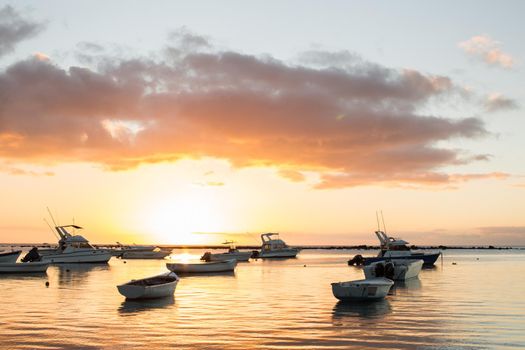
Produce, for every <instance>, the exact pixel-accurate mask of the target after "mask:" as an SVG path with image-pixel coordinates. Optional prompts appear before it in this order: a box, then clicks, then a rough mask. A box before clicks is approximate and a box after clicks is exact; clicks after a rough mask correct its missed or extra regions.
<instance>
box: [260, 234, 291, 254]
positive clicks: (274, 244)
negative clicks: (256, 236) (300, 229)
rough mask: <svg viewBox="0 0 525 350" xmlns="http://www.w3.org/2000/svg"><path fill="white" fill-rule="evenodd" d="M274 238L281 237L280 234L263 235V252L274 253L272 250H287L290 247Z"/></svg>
mask: <svg viewBox="0 0 525 350" xmlns="http://www.w3.org/2000/svg"><path fill="white" fill-rule="evenodd" d="M272 236H277V237H279V234H278V233H263V234H262V235H261V239H262V242H263V244H262V247H261V250H262V251H272V250H280V249H286V248H288V245H287V244H286V243H284V241H283V240H282V239H279V238H272Z"/></svg>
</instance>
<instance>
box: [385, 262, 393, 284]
mask: <svg viewBox="0 0 525 350" xmlns="http://www.w3.org/2000/svg"><path fill="white" fill-rule="evenodd" d="M394 275H395V269H394V263H392V262H388V263H386V264H385V277H386V278H388V279H391V280H393V279H394Z"/></svg>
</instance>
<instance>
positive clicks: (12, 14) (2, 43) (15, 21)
mask: <svg viewBox="0 0 525 350" xmlns="http://www.w3.org/2000/svg"><path fill="white" fill-rule="evenodd" d="M43 27H44V26H43V24H41V23H37V22H33V21H30V20H28V19H26V18H24V17H22V16H21V15H20V14H19V13H18V12H16V11H15V9H13V8H12V7H11V6H4V7H3V8H1V9H0V56H3V55H5V54H7V53H9V52H11V51H13V50H14V48H15V46H16V44H18V43H19V42H20V41H23V40H26V39H29V38H31V37H33V36H35V35H36V34H37V33H38V32H40V31H41V30H42V29H43Z"/></svg>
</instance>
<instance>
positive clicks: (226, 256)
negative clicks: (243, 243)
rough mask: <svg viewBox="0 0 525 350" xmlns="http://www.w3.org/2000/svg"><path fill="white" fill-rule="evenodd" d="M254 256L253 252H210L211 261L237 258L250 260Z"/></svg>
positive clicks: (238, 259)
mask: <svg viewBox="0 0 525 350" xmlns="http://www.w3.org/2000/svg"><path fill="white" fill-rule="evenodd" d="M251 256H252V252H237V253H218V254H210V255H209V261H224V260H231V259H235V260H237V261H243V262H245V261H248V260H250V257H251Z"/></svg>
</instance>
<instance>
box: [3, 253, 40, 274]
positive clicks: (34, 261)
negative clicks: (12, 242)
mask: <svg viewBox="0 0 525 350" xmlns="http://www.w3.org/2000/svg"><path fill="white" fill-rule="evenodd" d="M18 254H20V252H18ZM41 259H42V258H41V256H40V254H38V249H37V248H36V247H34V248H32V249H31V250H30V251H29V252H28V253H27V254H26V255H25V256H24V257H23V258H22V260H21V262H18V263H17V262H16V261H15V262H10V263H5V262H3V263H0V273H35V272H46V270H47V268H48V266H49V262H45V261H41Z"/></svg>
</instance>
